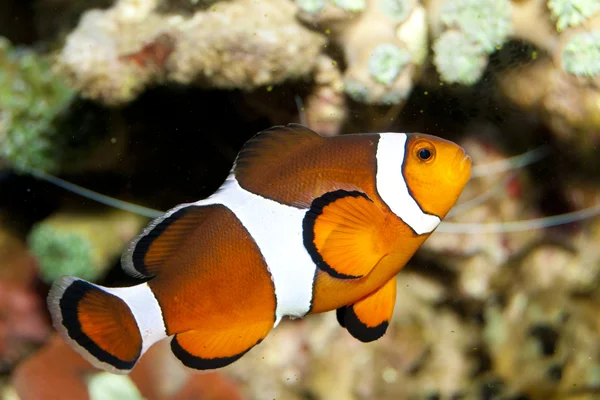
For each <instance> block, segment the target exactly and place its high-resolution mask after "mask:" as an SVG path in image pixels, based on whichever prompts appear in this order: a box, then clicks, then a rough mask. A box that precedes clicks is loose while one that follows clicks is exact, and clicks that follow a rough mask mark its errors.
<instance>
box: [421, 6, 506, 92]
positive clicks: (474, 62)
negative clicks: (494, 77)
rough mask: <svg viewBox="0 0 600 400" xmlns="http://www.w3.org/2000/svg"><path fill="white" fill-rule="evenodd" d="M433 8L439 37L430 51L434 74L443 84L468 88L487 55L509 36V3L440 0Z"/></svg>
mask: <svg viewBox="0 0 600 400" xmlns="http://www.w3.org/2000/svg"><path fill="white" fill-rule="evenodd" d="M436 7H437V9H438V12H439V15H438V16H436V17H433V18H437V19H438V24H439V27H437V30H439V34H438V35H437V38H436V39H435V41H434V44H433V51H434V63H435V65H436V67H437V69H438V72H439V73H440V76H441V78H442V80H443V81H445V82H448V83H461V84H465V85H472V84H473V83H475V82H477V81H478V80H479V79H480V78H481V76H482V74H483V71H484V70H485V67H486V66H487V56H488V55H489V54H491V53H492V52H494V51H496V49H497V48H498V47H499V46H501V45H502V44H503V43H504V41H505V40H506V39H507V38H508V37H509V36H510V35H511V33H512V29H513V26H512V21H511V16H512V14H511V13H512V7H511V2H510V1H509V0H483V1H481V0H459V1H456V0H442V3H438V4H437V5H436ZM432 8H433V6H432ZM430 18H432V17H430Z"/></svg>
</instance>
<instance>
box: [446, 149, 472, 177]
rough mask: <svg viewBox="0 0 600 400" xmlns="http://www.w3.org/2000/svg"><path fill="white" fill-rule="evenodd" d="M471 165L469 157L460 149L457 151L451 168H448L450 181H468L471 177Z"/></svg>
mask: <svg viewBox="0 0 600 400" xmlns="http://www.w3.org/2000/svg"><path fill="white" fill-rule="evenodd" d="M471 164H472V160H471V156H469V155H468V154H467V153H465V151H464V150H463V149H462V148H461V149H460V150H458V151H457V152H456V156H455V157H454V160H453V162H452V168H450V171H451V173H450V175H451V179H452V180H453V181H457V180H461V179H469V177H470V176H471ZM465 177H466V178H465Z"/></svg>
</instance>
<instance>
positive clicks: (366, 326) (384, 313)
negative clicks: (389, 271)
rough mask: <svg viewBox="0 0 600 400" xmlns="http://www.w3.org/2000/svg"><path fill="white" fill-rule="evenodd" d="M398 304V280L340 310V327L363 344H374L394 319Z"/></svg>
mask: <svg viewBox="0 0 600 400" xmlns="http://www.w3.org/2000/svg"><path fill="white" fill-rule="evenodd" d="M395 302H396V278H395V277H394V278H392V279H391V280H389V281H388V282H387V283H386V284H385V285H383V286H382V287H381V288H379V289H378V290H377V291H375V292H373V293H371V294H370V295H368V296H367V297H365V298H363V299H361V300H359V301H357V302H356V303H354V304H352V305H350V306H346V307H341V308H338V309H337V311H336V315H337V319H338V322H339V323H340V325H341V326H342V327H344V328H346V329H347V330H348V332H350V334H351V335H352V336H354V337H355V338H357V339H358V340H360V341H361V342H372V341H374V340H377V339H379V338H380V337H382V336H383V335H384V334H385V332H386V330H387V328H388V326H389V324H390V321H391V319H392V314H393V312H394V304H395Z"/></svg>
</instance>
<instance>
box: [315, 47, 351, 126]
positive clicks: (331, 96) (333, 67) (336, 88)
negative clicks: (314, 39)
mask: <svg viewBox="0 0 600 400" xmlns="http://www.w3.org/2000/svg"><path fill="white" fill-rule="evenodd" d="M314 81H315V87H314V89H313V90H312V92H311V93H310V94H309V96H308V98H307V99H306V107H305V112H306V120H307V123H308V125H309V126H310V127H311V128H312V129H314V130H315V131H317V132H319V133H321V134H322V135H325V136H334V135H337V134H339V133H340V130H341V129H342V124H343V123H344V121H345V119H346V117H347V110H346V96H345V94H344V83H343V78H342V74H341V72H340V70H339V68H338V66H337V63H336V62H335V61H334V60H332V59H331V58H329V57H327V56H325V55H320V56H319V59H318V60H317V65H316V67H315V73H314Z"/></svg>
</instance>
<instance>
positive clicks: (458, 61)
mask: <svg viewBox="0 0 600 400" xmlns="http://www.w3.org/2000/svg"><path fill="white" fill-rule="evenodd" d="M433 51H434V63H435V65H436V67H437V70H438V72H439V74H440V76H441V78H442V80H443V81H444V82H447V83H460V84H464V85H472V84H474V83H475V82H477V81H478V80H479V79H480V78H481V76H482V75H483V72H484V71H485V68H486V66H487V54H486V53H485V51H484V50H483V49H481V48H480V47H479V46H477V45H476V44H474V43H473V42H471V41H470V40H469V39H468V38H467V37H466V36H465V35H464V34H463V33H461V32H457V31H447V32H444V33H443V34H442V35H441V36H440V37H439V38H438V40H437V41H436V42H435V44H434V46H433Z"/></svg>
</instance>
